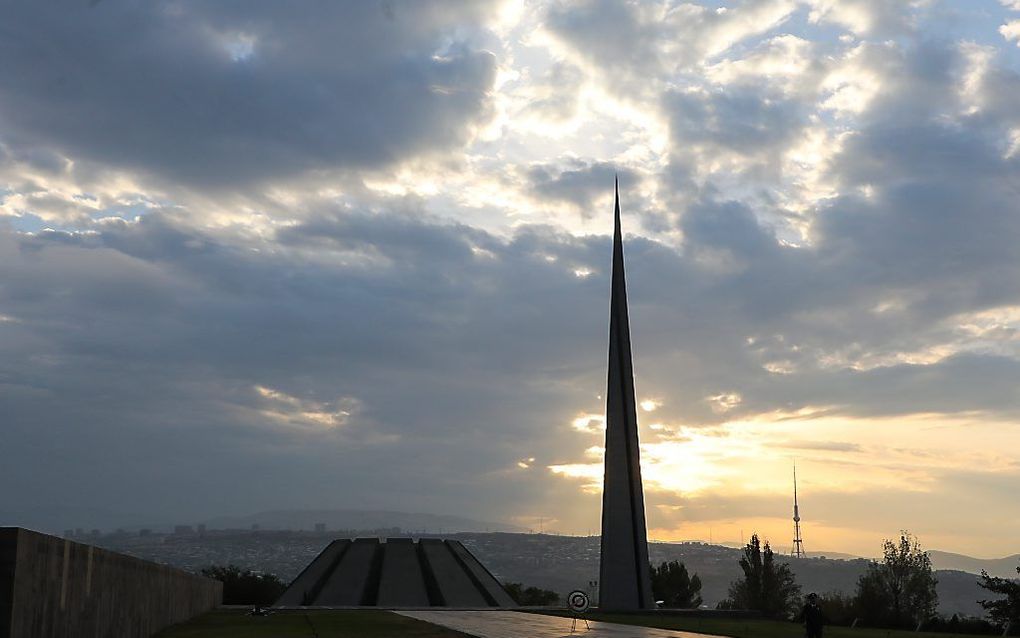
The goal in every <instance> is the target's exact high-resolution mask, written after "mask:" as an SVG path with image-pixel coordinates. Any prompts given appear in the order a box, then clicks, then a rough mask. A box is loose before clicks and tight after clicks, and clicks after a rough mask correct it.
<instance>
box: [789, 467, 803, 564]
mask: <svg viewBox="0 0 1020 638" xmlns="http://www.w3.org/2000/svg"><path fill="white" fill-rule="evenodd" d="M790 555H791V556H795V557H797V558H804V556H805V553H804V540H803V539H802V538H801V537H800V507H799V506H798V505H797V464H796V463H794V464H793V549H792V550H791V551H790Z"/></svg>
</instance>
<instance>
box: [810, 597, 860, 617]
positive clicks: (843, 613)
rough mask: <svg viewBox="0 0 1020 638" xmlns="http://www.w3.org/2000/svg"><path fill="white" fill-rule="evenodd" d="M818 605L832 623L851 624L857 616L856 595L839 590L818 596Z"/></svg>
mask: <svg viewBox="0 0 1020 638" xmlns="http://www.w3.org/2000/svg"><path fill="white" fill-rule="evenodd" d="M818 606H819V607H821V608H822V615H823V616H825V618H826V619H827V620H826V622H827V623H828V624H832V625H849V624H850V623H852V622H853V621H854V618H856V617H857V607H856V601H855V600H854V597H853V596H851V595H850V594H844V593H842V592H838V591H831V592H828V593H825V594H822V595H821V596H819V597H818Z"/></svg>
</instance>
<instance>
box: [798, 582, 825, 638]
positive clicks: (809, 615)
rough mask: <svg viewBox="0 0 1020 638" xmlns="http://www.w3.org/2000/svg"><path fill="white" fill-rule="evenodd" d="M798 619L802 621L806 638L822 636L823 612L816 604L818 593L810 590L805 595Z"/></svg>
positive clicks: (820, 637)
mask: <svg viewBox="0 0 1020 638" xmlns="http://www.w3.org/2000/svg"><path fill="white" fill-rule="evenodd" d="M800 619H801V620H802V621H804V629H805V630H806V631H807V638H822V628H823V627H825V614H823V613H822V608H821V607H820V606H819V605H818V594H816V593H814V592H811V593H810V594H808V595H807V603H806V604H805V605H804V609H802V610H801V612H800Z"/></svg>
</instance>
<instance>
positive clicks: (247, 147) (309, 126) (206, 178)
mask: <svg viewBox="0 0 1020 638" xmlns="http://www.w3.org/2000/svg"><path fill="white" fill-rule="evenodd" d="M486 4H488V3H474V2H454V1H450V2H432V3H423V2H422V3H419V2H414V3H397V4H391V3H381V2H336V3H328V4H318V5H316V6H315V10H314V11H312V10H302V9H299V8H297V7H291V6H288V7H284V6H281V5H278V4H275V3H272V2H261V3H253V2H226V3H216V4H214V5H209V4H206V3H201V2H169V3H149V2H134V1H131V0H124V1H118V0H111V1H107V2H101V3H64V4H59V5H56V4H26V3H14V4H9V5H7V6H6V7H5V8H3V9H2V10H0V21H2V22H3V23H4V25H5V27H4V31H3V40H4V63H3V64H2V65H0V86H2V87H3V88H2V89H0V125H2V126H3V133H4V135H3V139H4V141H6V142H7V143H8V144H11V145H13V146H15V147H21V146H33V147H41V148H48V149H52V150H54V151H56V152H59V153H62V154H65V155H66V156H68V157H71V158H73V159H75V160H92V161H95V162H99V163H101V164H104V165H108V166H113V167H117V168H120V169H123V170H127V171H131V172H135V171H138V172H142V173H144V174H147V175H151V176H153V177H155V178H156V179H157V180H158V181H171V182H173V181H181V182H184V183H196V184H198V185H200V186H203V187H207V188H208V187H213V188H215V187H221V188H222V187H229V186H232V185H233V184H235V183H238V182H242V183H249V184H250V183H251V182H252V181H253V180H260V179H261V180H267V179H268V180H282V179H284V178H286V177H287V176H289V175H293V174H297V173H302V172H306V171H313V170H315V171H323V170H329V169H331V168H350V167H355V168H356V167H366V166H378V165H385V164H392V163H396V162H398V161H400V160H403V159H406V158H407V157H408V156H414V155H418V154H422V153H428V152H431V151H436V150H446V149H451V148H456V147H457V146H459V145H461V144H463V143H464V142H466V141H467V140H469V139H470V137H471V135H472V129H473V127H474V126H476V125H477V124H478V123H480V122H481V121H483V120H484V118H485V117H486V116H487V115H488V111H489V109H490V105H489V98H488V94H489V91H490V90H491V88H492V83H493V78H494V73H495V60H494V58H493V56H492V54H491V53H488V52H486V51H484V50H480V49H477V48H474V47H472V46H471V45H470V44H469V43H468V42H466V41H464V40H461V39H458V38H456V37H451V34H452V33H454V32H455V31H456V30H457V29H458V28H459V27H460V26H461V25H472V24H477V23H478V21H480V20H483V19H485V18H486V12H487V9H486Z"/></svg>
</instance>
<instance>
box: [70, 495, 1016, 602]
mask: <svg viewBox="0 0 1020 638" xmlns="http://www.w3.org/2000/svg"><path fill="white" fill-rule="evenodd" d="M273 514H274V516H265V515H263V516H262V517H261V520H267V519H269V520H274V519H275V520H279V519H280V518H281V517H285V513H284V512H278V513H273ZM295 514H296V516H295V518H298V519H305V518H307V513H305V512H301V513H295ZM332 514H333V516H331V517H330V518H334V519H337V518H341V517H342V515H341V514H340V513H338V512H332ZM369 514H372V518H373V519H377V520H386V519H388V518H401V517H402V518H403V519H404V520H420V519H419V518H417V517H420V516H422V515H410V514H402V513H396V512H393V513H368V512H359V515H361V516H362V518H365V517H366V516H368V515H369ZM323 518H326V517H323ZM230 520H234V521H237V520H244V521H247V520H260V516H259V515H255V516H253V517H241V518H238V519H230ZM429 520H433V521H447V522H448V519H446V518H444V517H440V516H436V517H431V518H430V519H429ZM460 520H462V521H466V522H467V524H468V525H471V526H475V527H477V526H483V527H482V529H483V530H484V526H486V525H489V526H491V528H492V529H496V530H498V529H499V528H500V527H501V525H500V524H498V523H482V522H478V521H469V520H468V519H460ZM293 527H297V526H296V525H295V526H293ZM64 534H65V536H67V537H68V538H71V539H73V540H77V541H83V542H88V543H90V544H94V545H97V546H100V547H104V548H107V549H111V550H114V551H118V552H123V553H125V554H129V555H133V556H137V557H139V558H144V559H147V560H152V561H156V562H159V563H164V564H168V565H172V566H175V567H179V568H182V569H186V570H188V571H195V572H197V571H199V570H200V569H202V568H203V567H207V566H209V565H226V564H234V565H238V566H239V567H242V568H246V569H252V570H254V571H260V572H267V573H272V574H275V575H276V576H278V577H280V578H281V579H282V580H284V581H285V582H289V581H290V580H291V579H293V578H294V577H295V576H296V575H297V574H298V573H299V572H300V571H301V570H302V569H303V568H304V567H305V566H306V565H307V564H308V563H309V561H311V560H312V559H313V558H314V557H315V556H316V555H317V554H318V553H319V552H320V551H322V549H323V548H324V547H325V546H326V545H328V544H329V542H330V541H331V540H333V539H335V538H350V537H358V536H370V537H391V538H392V537H414V538H432V537H443V538H455V539H457V540H460V541H461V542H462V543H464V545H465V546H466V547H468V548H469V549H470V550H471V552H472V553H474V554H475V555H477V556H478V557H479V559H481V560H482V561H483V562H484V563H485V565H486V566H487V567H488V568H489V569H490V570H491V571H492V572H493V574H494V575H495V576H496V577H497V578H499V579H500V580H501V581H509V582H525V583H527V584H529V585H535V586H539V587H543V588H547V589H551V590H553V591H557V592H560V593H561V594H562V593H565V592H568V591H570V590H572V589H575V588H577V587H578V586H581V585H583V584H585V583H587V582H589V581H591V580H595V579H597V576H598V558H599V537H598V536H563V535H557V534H545V533H536V532H520V531H516V532H507V531H489V532H486V531H477V530H475V531H458V532H453V531H452V530H451V529H439V528H435V529H424V528H421V529H413V530H408V529H404V528H401V527H397V526H388V527H376V528H332V527H331V526H329V525H328V524H327V523H325V522H318V523H315V522H312V523H308V524H306V526H305V528H304V529H295V528H292V529H271V528H267V527H266V526H265V525H264V524H260V523H249V524H248V525H247V526H246V527H245V528H239V527H234V528H214V527H211V526H210V525H209V524H186V523H180V524H176V525H172V526H167V527H163V528H156V527H153V528H136V529H127V528H123V529H116V530H113V531H101V530H99V529H85V528H74V529H67V530H65V532H64ZM739 555H740V549H738V548H736V547H729V546H726V545H721V544H711V543H706V542H701V541H688V542H675V543H674V542H656V541H650V542H649V559H650V561H651V562H652V563H654V564H657V563H660V562H663V561H669V560H680V561H683V562H684V564H685V565H686V566H687V567H688V569H690V570H691V571H692V572H696V573H698V574H699V576H700V577H701V579H702V582H703V584H704V588H703V591H702V594H703V597H704V604H705V605H706V606H708V607H714V606H715V604H716V603H717V602H719V601H720V600H723V599H724V598H725V597H726V593H727V587H728V585H729V583H730V582H732V581H733V580H734V579H736V578H737V577H738V576H739V573H740V571H739V567H738V565H737V559H738V557H739ZM931 556H932V560H933V563H934V565H935V567H936V568H937V569H938V570H939V571H938V579H939V583H938V592H939V601H940V607H939V611H940V612H941V613H945V614H952V613H961V614H968V615H980V614H981V613H982V610H981V608H980V607H979V606H978V605H977V603H976V602H975V601H977V600H978V599H980V598H981V597H982V590H981V589H980V588H979V587H978V586H977V578H976V574H977V573H979V572H980V570H981V569H987V570H988V571H989V572H990V573H993V574H999V573H1001V574H1002V575H1004V576H1008V575H1009V573H1010V571H1011V570H1013V569H1015V565H1016V562H1017V557H1016V556H1009V557H1004V558H1001V559H997V560H984V559H975V558H971V557H968V556H962V555H959V554H951V553H947V552H939V551H932V552H931ZM790 560H791V566H792V568H793V571H794V572H795V573H796V576H797V580H798V582H800V583H801V584H802V585H803V587H804V590H805V591H812V590H817V591H820V592H830V591H841V592H846V593H852V592H853V590H854V587H855V586H856V583H857V579H858V577H859V576H860V575H861V574H862V573H863V572H864V570H865V567H866V565H867V562H868V561H867V559H864V558H857V557H852V556H849V555H847V554H841V553H838V552H831V556H828V557H826V556H823V555H822V554H808V555H807V556H806V557H805V558H801V559H790ZM1014 573H1015V572H1014Z"/></svg>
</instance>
